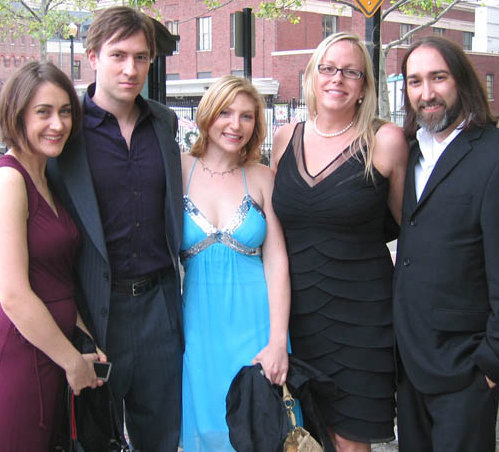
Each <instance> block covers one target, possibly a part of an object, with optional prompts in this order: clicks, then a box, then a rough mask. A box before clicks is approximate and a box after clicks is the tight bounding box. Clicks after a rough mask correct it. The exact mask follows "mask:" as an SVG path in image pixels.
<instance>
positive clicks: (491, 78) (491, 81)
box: [486, 74, 494, 101]
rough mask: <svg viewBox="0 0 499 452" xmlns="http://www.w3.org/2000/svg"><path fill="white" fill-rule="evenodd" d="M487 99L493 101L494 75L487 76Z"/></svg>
mask: <svg viewBox="0 0 499 452" xmlns="http://www.w3.org/2000/svg"><path fill="white" fill-rule="evenodd" d="M486 80H487V99H488V100H489V101H493V100H494V74H487V79H486Z"/></svg>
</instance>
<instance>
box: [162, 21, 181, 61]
mask: <svg viewBox="0 0 499 452" xmlns="http://www.w3.org/2000/svg"><path fill="white" fill-rule="evenodd" d="M165 27H166V29H167V30H168V31H169V32H170V33H171V34H172V35H175V36H178V20H167V21H166V22H165ZM178 43H179V41H176V42H175V50H174V51H173V53H178V52H179V48H178Z"/></svg>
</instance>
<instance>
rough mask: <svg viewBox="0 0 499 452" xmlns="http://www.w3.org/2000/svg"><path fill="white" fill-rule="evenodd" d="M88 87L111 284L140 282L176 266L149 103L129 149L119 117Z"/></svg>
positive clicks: (87, 120)
mask: <svg viewBox="0 0 499 452" xmlns="http://www.w3.org/2000/svg"><path fill="white" fill-rule="evenodd" d="M94 92H95V85H94V84H92V85H90V86H89V88H88V91H87V93H86V95H85V102H84V121H83V128H84V134H85V142H86V143H87V155H88V160H89V165H90V171H91V173H92V178H93V182H94V187H95V192H96V196H97V200H98V203H99V210H100V216H101V221H102V225H103V228H104V236H105V238H106V246H107V252H108V256H109V261H110V264H111V271H112V278H113V279H125V278H127V279H128V278H136V277H138V276H141V275H146V274H148V273H151V272H155V271H158V270H160V269H163V268H166V267H168V266H170V265H171V263H172V262H171V258H170V255H169V253H168V248H167V244H166V235H165V206H164V203H165V190H166V188H165V187H166V184H165V171H164V164H163V160H162V156H161V150H160V148H159V144H158V140H157V138H156V134H155V133H154V129H153V125H152V122H151V112H150V110H149V107H148V105H147V102H145V101H144V99H142V97H140V96H139V97H138V98H137V100H136V103H137V104H138V106H139V108H140V115H139V118H138V120H137V123H136V124H135V128H134V130H133V133H132V137H131V141H130V149H128V146H127V143H126V141H125V138H124V137H123V136H122V134H121V131H120V127H119V125H118V121H117V119H116V118H115V116H114V115H112V114H111V113H108V112H106V111H105V110H103V109H102V108H100V107H98V106H97V105H96V104H95V103H94V102H93V100H92V96H93V94H94Z"/></svg>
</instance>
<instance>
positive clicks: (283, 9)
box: [255, 0, 303, 24]
mask: <svg viewBox="0 0 499 452" xmlns="http://www.w3.org/2000/svg"><path fill="white" fill-rule="evenodd" d="M302 6H303V1H302V0H277V1H275V2H260V5H259V7H258V11H257V12H256V13H255V15H256V16H257V17H264V18H266V19H270V20H277V19H286V20H288V21H289V22H291V23H292V24H297V23H299V22H300V16H296V15H295V14H294V13H293V12H292V9H295V8H301V7H302Z"/></svg>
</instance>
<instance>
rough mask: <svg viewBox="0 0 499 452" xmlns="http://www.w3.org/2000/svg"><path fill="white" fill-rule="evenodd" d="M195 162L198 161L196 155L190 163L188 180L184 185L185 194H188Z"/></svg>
mask: <svg viewBox="0 0 499 452" xmlns="http://www.w3.org/2000/svg"><path fill="white" fill-rule="evenodd" d="M197 162H198V158H197V157H196V158H195V159H194V163H193V164H192V167H191V172H190V173H189V180H188V181H187V186H186V187H185V194H186V196H187V195H188V194H189V187H190V186H191V180H192V173H193V172H194V168H195V166H196V163H197Z"/></svg>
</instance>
